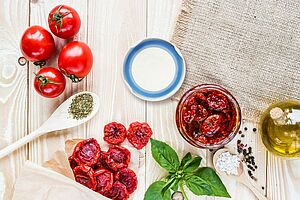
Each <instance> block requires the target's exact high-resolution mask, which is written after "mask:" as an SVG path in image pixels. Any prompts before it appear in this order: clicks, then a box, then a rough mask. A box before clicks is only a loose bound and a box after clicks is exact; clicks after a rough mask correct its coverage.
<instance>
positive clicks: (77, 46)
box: [58, 41, 93, 82]
mask: <svg viewBox="0 0 300 200" xmlns="http://www.w3.org/2000/svg"><path fill="white" fill-rule="evenodd" d="M92 66H93V54H92V51H91V49H90V48H89V46H88V45H87V44H85V43H83V42H79V41H73V42H70V43H68V44H66V46H64V48H63V49H62V50H61V52H60V54H59V57H58V67H59V69H60V71H61V72H62V73H63V74H65V75H66V76H67V77H69V78H70V79H71V80H72V81H73V82H80V81H81V80H82V79H83V78H84V77H85V76H86V75H87V74H88V73H89V72H90V71H91V69H92Z"/></svg>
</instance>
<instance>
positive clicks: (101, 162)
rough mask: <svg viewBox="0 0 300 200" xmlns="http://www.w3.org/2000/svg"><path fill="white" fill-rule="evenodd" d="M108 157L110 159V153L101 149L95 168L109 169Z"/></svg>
mask: <svg viewBox="0 0 300 200" xmlns="http://www.w3.org/2000/svg"><path fill="white" fill-rule="evenodd" d="M107 159H108V153H107V152H105V151H101V153H100V157H99V159H98V161H97V163H96V164H95V165H94V170H97V169H101V168H104V169H109V167H108V165H107Z"/></svg>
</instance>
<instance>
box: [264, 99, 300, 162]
mask: <svg viewBox="0 0 300 200" xmlns="http://www.w3.org/2000/svg"><path fill="white" fill-rule="evenodd" d="M259 132H260V134H261V137H262V141H263V143H264V145H265V146H266V148H267V149H268V150H269V151H270V152H271V153H273V154H275V155H279V156H283V157H298V156H300V102H297V101H292V100H287V101H282V102H278V103H275V104H273V105H271V106H270V107H269V108H268V109H267V110H266V111H265V112H264V113H263V115H262V117H261V119H260V123H259Z"/></svg>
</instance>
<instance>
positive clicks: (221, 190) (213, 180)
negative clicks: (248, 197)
mask: <svg viewBox="0 0 300 200" xmlns="http://www.w3.org/2000/svg"><path fill="white" fill-rule="evenodd" d="M194 175H196V176H198V177H200V178H201V179H203V180H205V182H206V184H208V185H209V186H210V188H211V190H212V194H211V196H219V197H228V198H231V196H230V195H229V193H228V192H227V189H226V187H225V186H224V184H223V183H222V181H221V179H220V177H219V176H218V175H217V173H216V172H215V171H214V170H213V169H212V168H210V167H201V168H199V169H198V170H197V171H195V172H194Z"/></svg>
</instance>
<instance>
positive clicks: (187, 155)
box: [180, 152, 192, 168]
mask: <svg viewBox="0 0 300 200" xmlns="http://www.w3.org/2000/svg"><path fill="white" fill-rule="evenodd" d="M191 159H192V154H191V153H190V152H188V153H187V154H185V156H184V157H183V158H182V160H181V163H180V167H181V168H182V167H183V166H184V165H185V163H187V161H189V160H191Z"/></svg>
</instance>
